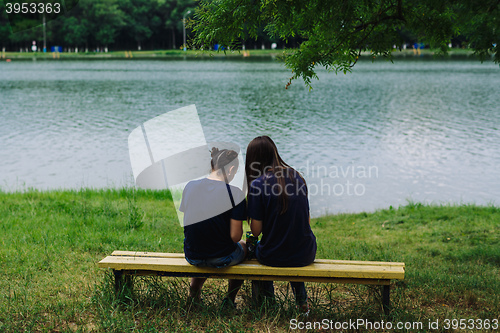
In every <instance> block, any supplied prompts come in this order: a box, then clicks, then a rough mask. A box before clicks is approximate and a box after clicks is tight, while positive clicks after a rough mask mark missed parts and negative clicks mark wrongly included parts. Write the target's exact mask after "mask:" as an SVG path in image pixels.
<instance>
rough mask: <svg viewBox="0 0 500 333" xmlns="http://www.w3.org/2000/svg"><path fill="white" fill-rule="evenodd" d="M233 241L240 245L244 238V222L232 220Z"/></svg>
mask: <svg viewBox="0 0 500 333" xmlns="http://www.w3.org/2000/svg"><path fill="white" fill-rule="evenodd" d="M230 230H231V239H232V240H233V242H235V243H238V242H239V241H240V240H241V236H243V221H240V220H235V219H231V227H230Z"/></svg>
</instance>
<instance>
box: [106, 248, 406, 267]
mask: <svg viewBox="0 0 500 333" xmlns="http://www.w3.org/2000/svg"><path fill="white" fill-rule="evenodd" d="M111 256H124V257H152V258H184V253H161V252H136V251H113V253H112V254H111ZM314 262H315V263H325V264H342V265H369V266H398V267H404V266H405V264H404V263H403V262H384V261H356V260H330V259H316V260H315V261H314Z"/></svg>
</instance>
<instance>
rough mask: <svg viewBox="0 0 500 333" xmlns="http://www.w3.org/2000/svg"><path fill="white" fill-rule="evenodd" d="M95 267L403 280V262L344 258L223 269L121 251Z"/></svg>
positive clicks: (253, 262) (166, 256)
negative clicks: (350, 260) (291, 265)
mask: <svg viewBox="0 0 500 333" xmlns="http://www.w3.org/2000/svg"><path fill="white" fill-rule="evenodd" d="M115 252H116V251H115ZM133 253H135V252H133ZM113 254H115V253H113ZM98 266H99V267H101V268H111V269H114V270H127V271H159V272H171V273H182V274H186V276H187V275H189V274H214V275H241V276H246V278H247V279H252V277H269V279H270V278H271V277H272V278H274V277H282V278H283V279H289V278H291V277H297V278H323V279H325V280H326V279H332V278H347V279H375V280H388V279H389V280H390V279H399V280H402V279H404V264H402V265H381V264H380V263H378V262H377V263H376V264H370V262H361V263H359V264H356V263H352V262H346V261H328V260H326V261H325V260H316V261H315V262H314V263H313V264H311V265H309V266H305V267H270V266H264V265H261V264H259V263H258V262H257V261H256V260H250V261H244V262H242V263H240V264H238V265H235V266H231V267H226V268H199V267H195V266H193V265H190V264H189V263H188V262H187V261H186V260H185V259H184V255H183V254H166V253H163V254H159V253H149V254H145V253H142V254H141V255H139V256H137V253H136V255H135V256H127V255H126V254H125V253H122V254H118V255H112V256H108V257H106V258H104V259H103V260H101V261H100V262H99V264H98Z"/></svg>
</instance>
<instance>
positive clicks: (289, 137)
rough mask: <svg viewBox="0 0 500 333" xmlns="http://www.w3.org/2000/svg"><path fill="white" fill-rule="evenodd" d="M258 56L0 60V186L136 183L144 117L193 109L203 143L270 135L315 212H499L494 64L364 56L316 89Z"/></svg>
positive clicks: (499, 88)
mask: <svg viewBox="0 0 500 333" xmlns="http://www.w3.org/2000/svg"><path fill="white" fill-rule="evenodd" d="M290 76H291V73H290V71H289V70H287V69H286V68H284V66H283V65H282V64H281V63H279V62H276V61H272V60H270V59H267V60H257V59H250V60H245V61H242V60H232V61H228V60H220V59H211V60H201V59H198V60H169V61H140V60H136V61H119V60H118V61H112V60H109V61H37V62H30V61H23V62H21V61H19V62H16V61H13V62H11V63H6V62H1V63H0V115H1V120H2V121H1V122H0V187H1V189H2V190H4V191H15V190H23V189H26V188H31V187H32V188H38V189H43V190H45V189H55V188H79V187H82V186H83V187H120V186H130V185H132V184H133V177H132V174H131V167H130V161H129V156H128V149H127V138H128V135H129V133H130V132H131V130H133V129H134V128H136V127H137V126H140V124H142V123H143V122H145V121H147V120H149V119H151V118H153V117H155V116H158V115H160V114H163V113H165V112H167V111H171V110H174V109H177V108H180V107H183V106H187V105H190V104H196V107H197V109H198V113H199V116H200V119H201V123H202V126H203V130H204V133H205V137H206V139H207V141H209V142H211V141H231V142H234V143H237V144H239V145H240V146H241V147H242V148H243V149H244V148H245V147H246V145H247V144H248V142H249V141H250V140H251V139H252V138H253V137H255V136H257V135H264V134H266V135H269V136H271V137H272V138H273V139H274V140H275V142H276V143H277V145H278V148H279V150H280V153H281V155H282V157H283V159H284V160H285V161H287V162H288V163H289V164H291V165H293V166H295V167H296V168H298V169H300V170H301V171H302V172H303V173H304V175H305V177H306V180H307V181H308V184H309V190H310V203H311V210H312V214H313V216H318V215H320V214H324V213H328V212H329V213H336V212H344V211H348V212H359V211H373V210H375V209H377V208H387V207H389V206H390V205H392V206H398V205H400V204H405V203H406V202H407V200H413V201H419V202H435V203H446V202H453V203H469V202H471V203H472V202H473V203H478V204H489V203H494V204H496V205H498V204H499V199H500V171H499V170H500V168H498V165H500V130H499V129H500V70H499V67H498V65H495V64H493V63H483V64H481V63H480V62H478V61H474V60H448V61H442V60H429V59H422V58H415V59H413V58H412V59H405V60H396V61H395V63H394V64H391V63H389V62H385V61H377V62H375V63H372V62H370V61H362V62H360V63H358V64H357V65H356V66H355V68H354V71H353V73H351V74H347V75H344V74H339V75H335V74H333V73H326V72H325V71H321V70H320V71H319V77H320V80H319V81H313V90H312V91H309V90H308V88H307V87H305V86H304V84H303V83H302V82H301V81H299V80H296V81H294V82H293V84H292V85H291V86H290V87H289V89H287V90H285V89H284V87H285V84H286V82H287V79H288V78H289V77H290Z"/></svg>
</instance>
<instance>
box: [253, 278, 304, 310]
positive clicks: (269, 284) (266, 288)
mask: <svg viewBox="0 0 500 333" xmlns="http://www.w3.org/2000/svg"><path fill="white" fill-rule="evenodd" d="M290 285H291V286H292V291H293V294H294V295H295V301H296V302H297V304H298V305H302V304H304V303H305V302H306V301H307V291H306V286H305V284H304V282H290ZM252 293H253V296H254V299H255V298H256V301H259V300H260V299H262V297H268V298H272V299H274V285H273V281H257V280H254V281H252Z"/></svg>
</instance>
